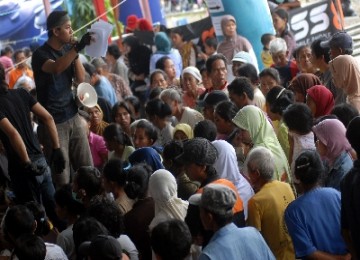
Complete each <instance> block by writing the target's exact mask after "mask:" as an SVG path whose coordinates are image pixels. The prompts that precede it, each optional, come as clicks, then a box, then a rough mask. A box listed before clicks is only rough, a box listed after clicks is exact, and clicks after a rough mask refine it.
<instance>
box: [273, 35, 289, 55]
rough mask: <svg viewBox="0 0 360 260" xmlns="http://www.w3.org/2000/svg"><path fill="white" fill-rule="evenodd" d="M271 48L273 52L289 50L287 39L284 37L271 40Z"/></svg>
mask: <svg viewBox="0 0 360 260" xmlns="http://www.w3.org/2000/svg"><path fill="white" fill-rule="evenodd" d="M269 50H270V53H271V54H275V53H278V52H287V50H288V47H287V45H286V41H285V40H284V39H282V38H275V39H274V40H272V41H271V42H270V45H269Z"/></svg>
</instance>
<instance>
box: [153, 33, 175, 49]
mask: <svg viewBox="0 0 360 260" xmlns="http://www.w3.org/2000/svg"><path fill="white" fill-rule="evenodd" d="M154 41H155V46H156V53H159V54H169V53H170V51H171V42H170V39H169V37H168V36H167V35H166V33H164V32H158V33H157V34H156V35H155V40H154Z"/></svg>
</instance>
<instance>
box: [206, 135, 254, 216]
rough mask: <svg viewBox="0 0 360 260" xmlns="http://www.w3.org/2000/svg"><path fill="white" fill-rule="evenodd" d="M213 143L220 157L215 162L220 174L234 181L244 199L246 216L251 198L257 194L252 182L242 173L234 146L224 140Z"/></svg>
mask: <svg viewBox="0 0 360 260" xmlns="http://www.w3.org/2000/svg"><path fill="white" fill-rule="evenodd" d="M212 144H213V145H214V146H215V148H216V150H217V151H218V158H217V159H216V162H215V164H214V167H215V169H216V172H217V173H218V175H219V176H220V177H221V178H223V179H227V180H229V181H231V182H232V183H234V185H235V187H236V189H237V191H238V193H239V195H240V198H241V199H242V201H243V205H244V213H245V218H247V208H248V201H249V199H250V198H251V197H252V196H253V195H254V194H255V193H254V190H253V189H252V187H251V185H250V183H249V182H248V181H247V180H246V179H245V178H244V176H243V175H242V174H241V173H240V170H239V167H238V163H237V159H236V153H235V149H234V147H233V146H232V145H231V144H229V143H228V142H226V141H224V140H216V141H213V142H212Z"/></svg>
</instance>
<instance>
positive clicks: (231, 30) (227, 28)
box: [217, 15, 258, 71]
mask: <svg viewBox="0 0 360 260" xmlns="http://www.w3.org/2000/svg"><path fill="white" fill-rule="evenodd" d="M221 30H222V32H223V35H224V40H223V41H222V42H221V43H220V44H219V46H218V49H217V52H218V53H222V54H223V55H224V56H225V57H226V59H227V62H228V65H231V61H232V59H233V57H234V55H235V54H236V53H238V52H240V51H246V52H248V53H249V54H250V55H251V58H252V60H253V63H254V66H255V67H256V68H258V63H257V58H256V55H255V52H254V49H253V47H252V45H251V43H250V42H249V41H248V40H247V39H246V38H245V37H242V36H240V35H238V34H237V31H236V20H235V18H234V17H233V16H232V15H224V16H223V18H222V19H221ZM229 69H230V70H228V71H231V67H229Z"/></svg>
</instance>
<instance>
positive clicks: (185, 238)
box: [151, 219, 192, 260]
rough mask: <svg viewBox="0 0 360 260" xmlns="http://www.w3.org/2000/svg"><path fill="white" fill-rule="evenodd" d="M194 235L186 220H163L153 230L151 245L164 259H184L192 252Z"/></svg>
mask: <svg viewBox="0 0 360 260" xmlns="http://www.w3.org/2000/svg"><path fill="white" fill-rule="evenodd" d="M191 243H192V237H191V234H190V230H189V228H188V226H187V225H186V224H185V222H183V221H181V220H177V219H172V220H167V221H164V222H161V223H160V224H158V225H157V226H155V227H154V229H153V230H152V232H151V247H152V249H153V250H154V253H155V254H156V255H158V256H160V257H161V259H162V260H182V259H184V258H185V257H186V256H187V255H188V254H189V253H190V247H191Z"/></svg>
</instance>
